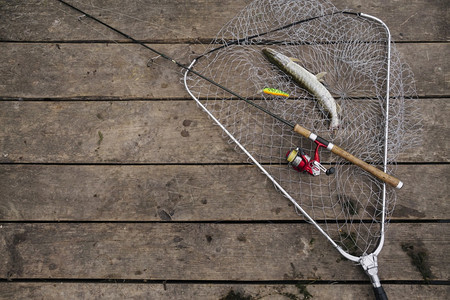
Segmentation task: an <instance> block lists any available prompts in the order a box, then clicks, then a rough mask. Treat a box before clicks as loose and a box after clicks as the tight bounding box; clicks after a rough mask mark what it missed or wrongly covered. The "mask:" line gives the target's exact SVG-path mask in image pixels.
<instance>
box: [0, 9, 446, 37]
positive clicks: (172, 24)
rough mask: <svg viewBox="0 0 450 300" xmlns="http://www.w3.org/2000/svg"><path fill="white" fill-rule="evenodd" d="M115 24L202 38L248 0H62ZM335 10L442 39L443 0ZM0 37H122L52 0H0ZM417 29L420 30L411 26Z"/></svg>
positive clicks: (395, 31)
mask: <svg viewBox="0 0 450 300" xmlns="http://www.w3.org/2000/svg"><path fill="white" fill-rule="evenodd" d="M67 2H69V3H72V4H73V5H76V6H77V7H80V8H82V9H85V10H86V11H87V12H88V13H90V14H92V15H94V16H96V17H99V18H101V19H102V20H103V21H105V22H107V23H108V24H111V25H112V26H115V27H118V28H119V29H121V30H123V31H125V32H127V33H129V34H130V35H132V36H134V37H135V38H137V39H141V40H151V41H153V42H159V41H164V42H168V41H169V42H176V43H180V42H186V41H194V42H195V41H197V42H198V41H206V40H210V39H211V38H213V37H214V36H215V35H216V34H217V32H218V31H219V30H220V29H221V27H222V26H224V25H225V24H226V22H228V21H229V20H230V19H231V18H233V17H234V16H235V15H236V14H237V13H238V12H239V11H240V10H241V9H242V8H244V7H245V5H246V4H248V3H250V1H231V0H226V1H222V0H213V1H208V2H205V1H195V0H190V1H183V2H177V1H175V2H171V1H170V2H167V1H154V0H147V1H140V2H139V4H131V3H130V4H125V3H123V1H117V0H116V1H108V4H107V5H105V4H104V3H103V2H102V1H99V0H95V1H67ZM332 3H333V4H334V5H335V6H336V7H337V8H338V9H347V10H352V11H356V12H363V13H366V14H372V15H374V16H376V17H379V18H381V19H382V20H383V21H384V22H386V24H387V25H388V26H389V27H390V29H391V32H392V35H393V38H394V40H396V41H447V40H448V38H449V36H448V30H447V28H448V10H447V3H446V1H445V0H433V1H427V0H416V1H407V0H401V1H395V2H386V1H383V0H375V1H370V2H365V1H361V0H334V1H332ZM0 15H1V17H2V19H4V20H5V21H4V22H2V23H1V24H0V40H14V41H42V40H60V41H61V40H75V41H79V40H107V39H123V38H122V37H120V36H117V35H115V34H113V33H112V32H111V31H109V30H107V29H105V28H102V27H101V26H97V24H95V23H93V22H89V21H88V20H85V19H83V18H81V20H80V21H79V17H80V14H79V13H76V12H74V11H72V10H70V9H68V8H67V7H65V6H63V5H61V4H59V3H58V2H57V1H54V0H46V1H37V0H33V1H27V2H26V5H17V3H15V2H14V1H2V9H1V10H0ZM418 28H420V30H417V29H418Z"/></svg>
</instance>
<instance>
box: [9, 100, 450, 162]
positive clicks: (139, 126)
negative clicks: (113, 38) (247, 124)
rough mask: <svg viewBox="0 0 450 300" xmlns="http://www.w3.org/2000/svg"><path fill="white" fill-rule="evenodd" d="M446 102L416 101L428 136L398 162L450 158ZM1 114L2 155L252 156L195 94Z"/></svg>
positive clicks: (48, 105) (99, 158)
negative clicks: (199, 104) (238, 147)
mask: <svg viewBox="0 0 450 300" xmlns="http://www.w3.org/2000/svg"><path fill="white" fill-rule="evenodd" d="M449 103H450V102H449V101H448V99H424V100H421V101H419V102H418V105H420V109H421V111H422V114H423V126H424V130H423V132H422V135H421V136H420V137H418V138H419V139H420V140H421V141H423V142H422V144H421V146H420V147H418V148H414V149H410V150H409V151H405V154H403V155H401V156H400V157H399V160H398V161H399V162H417V161H422V162H448V161H449V158H448V155H447V149H448V143H449V142H448V140H449V139H448V138H446V137H448V136H449V130H448V128H449V124H448V123H449V121H448V120H449V119H448V118H447V111H448V106H449ZM0 120H1V123H2V124H3V126H4V128H5V130H4V131H2V132H0V153H1V154H2V155H1V156H0V162H16V163H146V164H148V163H159V164H161V163H164V164H173V163H203V164H204V163H243V162H246V159H247V158H246V157H244V156H243V155H240V154H238V153H237V151H236V150H234V145H232V144H229V143H228V140H227V139H225V138H224V137H223V136H222V135H223V133H222V130H221V129H220V128H219V127H218V126H216V125H214V124H213V122H212V120H210V119H208V117H207V116H206V114H205V113H204V112H203V111H201V110H200V109H199V108H198V107H197V106H196V104H195V102H193V101H169V102H164V101H112V102H109V101H82V102H77V101H56V102H55V101H50V102H46V101H43V102H42V101H25V102H24V101H3V102H1V101H0ZM443 137H444V138H443ZM438 140H442V142H441V143H436V141H438ZM430 145H433V146H432V147H430ZM340 146H341V147H342V148H344V149H347V147H346V145H342V144H340Z"/></svg>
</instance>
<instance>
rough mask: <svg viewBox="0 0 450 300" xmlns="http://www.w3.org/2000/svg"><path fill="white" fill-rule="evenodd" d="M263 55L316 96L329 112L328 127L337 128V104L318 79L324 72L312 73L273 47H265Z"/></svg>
mask: <svg viewBox="0 0 450 300" xmlns="http://www.w3.org/2000/svg"><path fill="white" fill-rule="evenodd" d="M262 51H263V53H264V55H265V56H266V57H267V59H269V61H270V62H271V63H273V64H274V65H276V66H277V67H278V68H279V69H280V70H281V71H283V72H284V73H285V74H287V75H289V76H291V77H292V79H293V80H294V82H295V83H297V84H298V85H300V86H301V87H304V88H305V89H306V90H307V91H308V92H310V93H311V94H312V95H314V96H315V97H316V98H317V101H318V102H319V104H320V105H321V106H322V108H323V109H324V110H325V111H326V112H328V113H329V115H330V117H331V123H330V129H331V130H336V129H338V128H339V125H340V123H339V116H338V105H337V104H336V101H335V100H334V98H333V96H331V94H330V92H329V91H328V90H327V89H326V88H325V86H323V84H322V83H321V82H320V81H319V80H320V79H321V78H322V77H323V76H324V75H325V73H319V74H317V75H313V74H312V73H310V72H308V71H307V70H306V69H305V68H303V67H301V66H299V65H298V64H296V63H295V62H294V61H293V60H292V59H291V58H289V57H287V56H286V55H283V54H281V53H279V52H277V51H275V50H273V49H269V48H265V49H263V50H262Z"/></svg>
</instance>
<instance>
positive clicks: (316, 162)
mask: <svg viewBox="0 0 450 300" xmlns="http://www.w3.org/2000/svg"><path fill="white" fill-rule="evenodd" d="M314 143H316V150H315V151H314V159H311V157H310V156H309V155H307V154H306V153H305V151H304V150H303V149H302V148H298V147H297V148H296V149H294V150H291V151H289V152H288V153H287V154H286V159H287V161H288V162H289V164H290V165H291V166H292V168H294V170H296V171H298V172H306V173H309V174H311V175H313V176H318V175H320V171H322V172H324V173H325V174H327V175H331V174H333V173H334V172H335V169H334V168H333V167H331V168H329V169H327V168H325V167H324V166H323V165H322V164H321V163H320V157H319V148H320V147H324V148H326V145H325V144H322V143H321V142H319V141H317V140H315V141H314Z"/></svg>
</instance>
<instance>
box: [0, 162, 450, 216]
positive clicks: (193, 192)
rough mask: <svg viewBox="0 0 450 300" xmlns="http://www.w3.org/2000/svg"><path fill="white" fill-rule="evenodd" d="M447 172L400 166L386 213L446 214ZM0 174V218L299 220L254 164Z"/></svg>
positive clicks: (24, 168) (8, 170)
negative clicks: (393, 197)
mask: <svg viewBox="0 0 450 300" xmlns="http://www.w3.org/2000/svg"><path fill="white" fill-rule="evenodd" d="M449 171H450V167H449V166H448V165H437V166H433V167H432V168H424V167H423V165H404V166H399V167H398V171H397V173H398V174H401V175H402V178H403V180H404V181H405V186H404V188H403V189H402V190H401V191H398V192H397V197H398V199H397V203H396V207H395V211H394V215H393V219H394V220H396V219H402V220H430V219H436V220H439V219H446V218H447V217H448V211H449V202H448V201H446V200H447V196H448V194H449V187H448V185H447V184H446V183H447V179H446V177H445V176H441V175H440V174H448V173H449ZM0 176H1V177H2V180H1V181H0V191H2V201H0V220H2V221H64V220H65V221H104V222H106V221H122V222H125V221H129V222H134V221H170V220H172V221H190V222H191V221H212V222H213V221H239V220H266V221H269V220H293V221H296V220H302V217H301V216H299V215H297V214H296V213H295V210H294V208H293V207H292V205H291V204H290V202H289V201H287V200H286V199H285V198H284V197H283V196H282V195H281V194H280V193H278V192H276V191H275V189H274V187H273V185H272V184H271V183H270V182H268V181H267V180H266V179H265V176H264V175H263V174H261V173H260V172H259V171H258V170H257V169H256V167H254V166H245V165H244V166H226V165H223V166H214V165H213V166H208V165H206V166H196V165H193V166H191V165H189V166H183V165H181V166H179V165H178V166H177V165H174V166H170V165H166V166H108V165H104V166H101V165H100V166H98V165H95V166H78V165H76V166H71V165H0ZM305 176H309V175H306V174H305ZM327 191H328V190H324V191H323V193H327ZM423 191H427V192H426V193H424V192H423ZM316 196H318V195H316Z"/></svg>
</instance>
